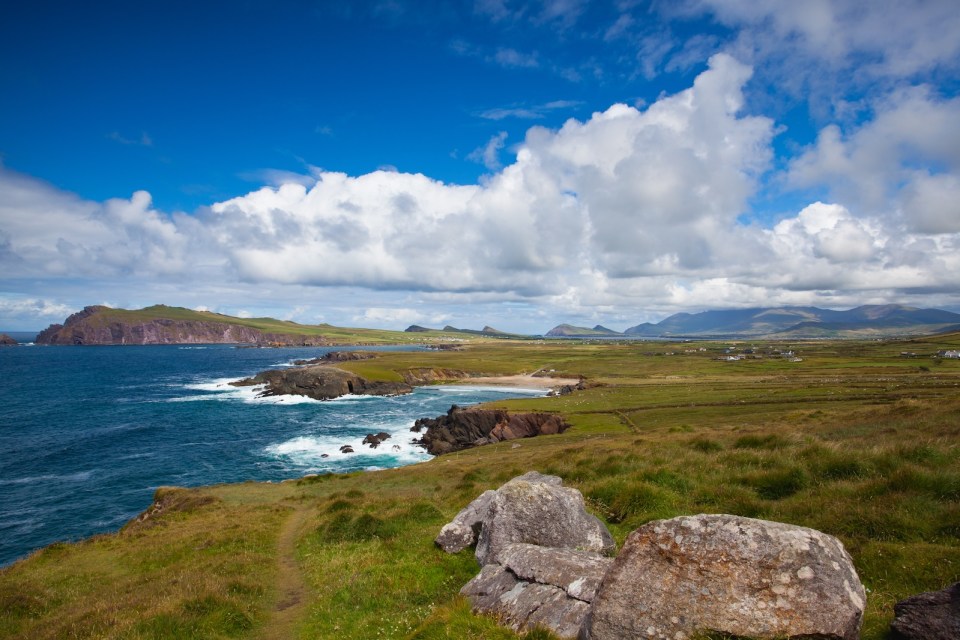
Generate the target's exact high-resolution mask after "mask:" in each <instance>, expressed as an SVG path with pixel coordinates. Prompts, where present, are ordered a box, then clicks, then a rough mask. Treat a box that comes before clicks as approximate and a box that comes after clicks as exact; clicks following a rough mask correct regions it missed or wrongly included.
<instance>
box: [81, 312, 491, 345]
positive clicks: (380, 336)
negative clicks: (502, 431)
mask: <svg viewBox="0 0 960 640" xmlns="http://www.w3.org/2000/svg"><path fill="white" fill-rule="evenodd" d="M161 319H167V320H182V321H193V322H220V323H224V324H231V325H239V326H244V327H251V328H254V329H259V330H261V331H264V332H267V333H278V334H288V335H297V336H323V337H325V338H327V339H328V340H330V341H331V342H332V343H338V344H409V343H419V342H429V341H438V340H440V341H462V340H463V339H464V338H465V336H463V335H459V334H453V333H450V332H444V331H429V332H425V333H406V332H403V331H389V330H386V329H353V328H345V327H335V326H333V325H330V324H317V325H307V324H298V323H296V322H291V321H289V320H277V319H275V318H237V317H234V316H228V315H223V314H220V313H214V312H212V311H194V310H193V309H186V308H184V307H168V306H166V305H162V304H158V305H154V306H152V307H146V308H144V309H135V310H130V309H111V308H107V307H104V308H103V309H102V310H101V311H99V312H98V313H96V314H95V315H93V316H91V317H89V318H88V319H87V320H86V322H87V323H89V324H92V325H97V324H98V323H99V325H100V326H106V325H107V324H109V323H111V322H124V323H129V324H135V323H140V322H149V321H151V320H161ZM467 339H468V340H476V339H482V338H481V336H479V335H478V336H469V337H467Z"/></svg>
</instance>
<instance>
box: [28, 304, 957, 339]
mask: <svg viewBox="0 0 960 640" xmlns="http://www.w3.org/2000/svg"><path fill="white" fill-rule="evenodd" d="M406 331H407V332H408V333H420V332H431V333H444V334H450V333H454V334H462V335H464V336H478V337H488V338H514V339H522V338H531V337H539V336H525V335H520V334H514V333H507V332H504V331H500V330H498V329H494V328H493V327H490V326H485V327H483V329H480V330H476V329H458V328H456V327H452V326H449V325H448V326H446V327H444V328H443V329H429V328H426V327H422V326H419V325H412V326H410V327H408V328H407V330H406ZM948 331H960V314H958V313H953V312H951V311H943V310H940V309H917V308H914V307H907V306H903V305H867V306H862V307H857V308H855V309H849V310H847V311H832V310H828V309H818V308H816V307H777V308H753V309H732V310H722V311H703V312H701V313H677V314H674V315H672V316H670V317H669V318H666V319H664V320H662V321H660V322H657V323H649V322H645V323H642V324H638V325H635V326H633V327H630V328H629V329H626V330H624V331H622V332H619V331H614V330H613V329H610V328H608V327H605V326H603V325H599V324H598V325H596V326H594V327H593V328H592V329H591V328H587V327H578V326H574V325H570V324H561V325H558V326H556V327H554V328H553V329H551V330H550V331H548V332H547V333H546V334H544V335H545V336H546V337H550V338H772V339H777V338H779V339H801V338H871V337H892V336H917V335H930V334H935V333H944V332H948ZM401 335H402V334H401V333H400V332H397V331H385V330H384V331H381V330H375V329H345V328H340V327H334V326H331V325H300V324H296V323H294V322H289V321H283V320H275V319H273V318H234V317H231V316H226V315H222V314H217V313H211V312H208V311H193V310H190V309H184V308H181V307H168V306H165V305H155V306H153V307H147V308H145V309H138V310H134V311H128V310H125V309H111V308H109V307H104V306H91V307H86V308H85V309H83V310H82V311H80V312H78V313H75V314H73V315H72V316H70V317H69V318H67V319H66V320H65V321H64V324H62V325H60V324H55V325H51V326H50V327H49V328H47V329H45V330H44V331H42V332H41V333H40V335H39V336H37V340H36V341H37V343H38V344H184V343H215V342H229V343H247V344H260V345H266V344H269V345H316V346H321V345H330V344H357V343H358V342H362V343H365V344H373V343H392V342H397V341H398V338H399V336H401Z"/></svg>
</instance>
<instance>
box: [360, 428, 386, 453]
mask: <svg viewBox="0 0 960 640" xmlns="http://www.w3.org/2000/svg"><path fill="white" fill-rule="evenodd" d="M389 437H390V434H389V433H387V432H386V431H381V432H380V433H368V434H367V435H366V436H365V437H364V438H363V442H361V443H360V444H369V445H370V448H371V449H376V448H377V447H379V446H380V444H381V443H382V442H383V441H384V440H386V439H388V438H389Z"/></svg>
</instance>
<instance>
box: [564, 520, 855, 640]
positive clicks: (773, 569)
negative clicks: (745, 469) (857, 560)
mask: <svg viewBox="0 0 960 640" xmlns="http://www.w3.org/2000/svg"><path fill="white" fill-rule="evenodd" d="M865 600H866V596H865V593H864V589H863V585H862V584H861V583H860V580H859V578H858V577H857V573H856V571H855V569H854V567H853V563H852V561H851V560H850V556H849V555H848V554H847V552H846V550H845V549H844V548H843V545H842V544H841V543H840V541H839V540H837V539H836V538H834V537H832V536H829V535H826V534H824V533H821V532H819V531H815V530H813V529H807V528H805V527H797V526H794V525H788V524H782V523H778V522H767V521H764V520H754V519H751V518H742V517H739V516H730V515H697V516H684V517H679V518H673V519H671V520H660V521H655V522H651V523H649V524H647V525H644V526H643V527H640V528H639V529H637V530H636V531H634V532H633V533H631V534H630V536H629V537H628V538H627V541H626V543H625V544H624V546H623V549H622V550H621V551H620V554H619V556H618V557H617V559H616V560H615V562H614V563H613V567H612V568H611V569H610V571H609V572H608V573H607V575H606V576H605V577H604V579H603V583H602V584H601V586H600V589H599V591H598V592H597V595H596V597H595V598H594V601H593V606H592V608H591V611H590V614H589V615H588V617H587V620H586V621H585V623H584V626H583V629H582V631H581V636H580V637H581V638H584V639H587V638H592V639H594V640H613V639H616V640H627V639H630V638H644V639H645V640H646V639H654V638H656V639H663V640H666V639H669V640H681V639H686V638H691V637H694V636H696V635H700V634H707V633H720V634H726V635H731V636H737V637H749V638H778V639H779V638H812V637H815V638H818V639H820V640H830V639H833V640H855V639H856V638H858V637H859V632H860V624H861V621H862V619H863V608H864V604H865Z"/></svg>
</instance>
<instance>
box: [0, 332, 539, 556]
mask: <svg viewBox="0 0 960 640" xmlns="http://www.w3.org/2000/svg"><path fill="white" fill-rule="evenodd" d="M328 351H330V349H318V348H315V347H312V348H291V349H237V348H234V347H231V346H228V345H210V346H142V347H135V346H127V347H41V346H20V347H8V348H3V349H0V566H4V565H7V564H9V563H11V562H13V561H15V560H17V559H19V558H21V557H23V556H25V555H26V554H28V553H30V552H31V551H32V550H34V549H37V548H39V547H42V546H45V545H47V544H50V543H52V542H55V541H58V540H77V539H80V538H84V537H88V536H90V535H93V534H96V533H102V532H108V531H114V530H116V529H118V528H119V527H121V526H122V525H123V524H124V523H125V522H127V521H128V520H130V519H131V518H133V517H134V516H136V515H137V514H138V513H140V512H142V511H143V510H144V509H146V508H147V507H148V506H149V505H150V502H151V499H152V495H153V492H154V490H155V489H156V488H157V487H159V486H170V485H174V486H188V487H189V486H198V485H206V484H214V483H222V482H240V481H244V480H261V481H262V480H272V481H278V480H283V479H286V478H295V477H300V476H302V475H305V474H308V473H325V472H345V471H354V470H358V469H381V468H389V467H397V466H401V465H405V464H411V463H415V462H419V461H422V460H426V459H429V457H430V456H429V455H428V454H426V453H425V452H424V451H423V450H422V449H420V448H419V447H416V446H414V445H412V444H411V442H410V441H411V439H412V438H413V437H414V434H412V433H411V432H410V430H409V429H410V427H411V426H412V425H413V422H414V421H415V420H416V419H417V418H420V417H426V416H429V417H434V416H437V415H439V414H441V413H445V412H446V411H447V409H449V408H450V405H451V404H459V405H468V404H472V403H476V402H483V401H488V400H495V399H500V398H505V397H516V396H520V395H525V394H539V393H540V392H537V391H530V390H524V389H504V388H496V387H486V388H483V387H460V386H442V387H420V388H417V389H416V390H415V391H414V393H412V394H409V395H404V396H397V397H373V396H363V397H360V396H347V397H344V398H338V399H336V400H331V401H327V402H319V401H314V400H310V399H306V398H297V397H291V396H280V397H272V398H259V397H257V395H256V389H255V388H251V387H246V388H237V387H232V386H230V385H229V384H227V383H228V382H229V381H230V380H237V379H240V378H243V377H247V376H250V375H253V374H255V373H257V372H259V371H262V370H264V369H270V368H277V367H282V366H290V363H292V361H293V360H295V359H300V358H314V357H317V356H319V355H322V354H323V353H326V352H328ZM379 431H386V432H388V433H390V434H392V436H393V437H392V438H390V439H389V440H387V441H386V442H385V443H384V444H382V445H380V447H379V448H378V449H376V450H373V449H370V448H369V447H366V446H362V445H361V441H362V439H363V437H364V436H365V435H366V434H368V433H376V432H379ZM345 444H348V445H351V446H352V447H353V448H354V450H355V451H356V453H353V454H344V453H341V452H340V450H339V449H340V447H341V446H342V445H345Z"/></svg>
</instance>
